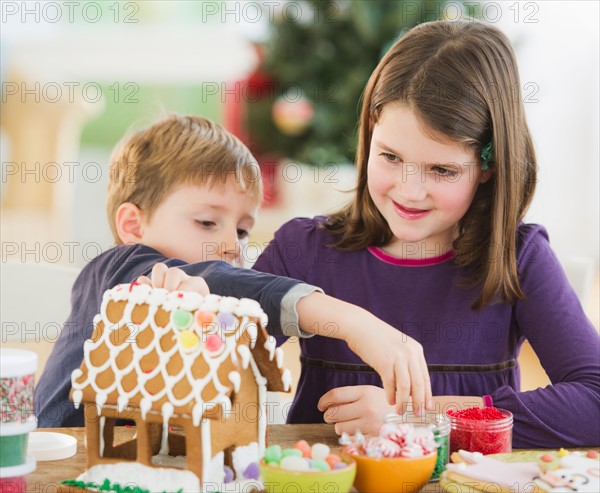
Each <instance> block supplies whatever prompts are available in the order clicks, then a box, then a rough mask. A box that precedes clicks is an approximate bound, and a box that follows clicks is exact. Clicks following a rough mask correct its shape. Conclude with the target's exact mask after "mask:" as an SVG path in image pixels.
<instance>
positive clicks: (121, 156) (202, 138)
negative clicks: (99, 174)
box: [106, 115, 263, 243]
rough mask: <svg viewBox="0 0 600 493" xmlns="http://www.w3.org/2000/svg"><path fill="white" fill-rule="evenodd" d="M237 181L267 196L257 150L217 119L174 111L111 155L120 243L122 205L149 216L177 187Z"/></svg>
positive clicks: (112, 204) (111, 192)
mask: <svg viewBox="0 0 600 493" xmlns="http://www.w3.org/2000/svg"><path fill="white" fill-rule="evenodd" d="M226 180H235V183H237V184H238V185H239V187H240V188H241V189H242V190H248V192H249V193H252V194H253V195H255V196H256V199H257V201H260V200H261V199H262V193H263V189H262V179H261V174H260V169H259V167H258V164H257V162H256V160H255V159H254V157H253V156H252V153H251V152H250V151H249V150H248V148H247V147H246V146H245V145H244V144H243V143H242V142H241V141H240V140H239V139H238V138H237V137H235V136H234V135H232V134H231V133H229V132H228V131H227V130H225V129H224V128H223V127H222V126H221V125H219V124H218V123H215V122H212V121H210V120H207V119H206V118H202V117H200V116H180V115H170V116H168V117H166V118H164V119H163V120H161V121H159V122H158V123H155V124H154V125H152V126H150V127H148V128H146V129H144V130H141V131H139V132H137V133H135V134H133V135H131V136H129V137H126V138H125V139H123V140H122V141H121V142H120V143H119V144H118V145H117V147H116V148H115V150H114V151H113V154H112V156H111V158H110V176H109V180H108V193H107V202H106V206H107V212H108V222H109V224H110V228H111V231H112V234H113V237H114V239H115V241H116V242H117V243H122V242H121V240H120V239H119V236H118V234H117V229H116V224H115V218H116V213H117V209H118V208H119V206H120V205H121V204H124V203H125V202H131V203H133V204H135V205H136V206H137V207H139V208H140V209H141V210H143V211H144V214H145V215H146V217H147V218H148V219H149V218H150V217H152V214H153V213H154V211H155V210H156V208H157V207H158V206H159V205H160V204H161V202H162V201H163V200H164V199H165V197H166V196H167V195H168V194H169V193H171V192H172V191H173V188H174V187H175V186H177V185H181V184H207V185H209V186H213V185H216V184H218V183H225V181H226Z"/></svg>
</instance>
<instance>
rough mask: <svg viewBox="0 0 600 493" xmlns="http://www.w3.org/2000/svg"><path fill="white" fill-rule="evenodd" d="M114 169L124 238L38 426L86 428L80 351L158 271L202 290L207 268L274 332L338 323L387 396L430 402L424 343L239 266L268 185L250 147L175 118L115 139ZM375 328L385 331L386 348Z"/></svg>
mask: <svg viewBox="0 0 600 493" xmlns="http://www.w3.org/2000/svg"><path fill="white" fill-rule="evenodd" d="M110 169H111V171H112V176H111V178H110V180H109V185H108V200H107V212H108V219H109V223H110V227H111V230H112V233H113V236H114V238H115V241H116V243H117V246H116V247H114V248H112V249H110V250H108V251H107V252H105V253H103V254H101V255H100V256H98V257H97V258H96V259H94V260H93V261H92V262H91V263H90V264H89V265H88V266H86V267H85V268H84V269H83V271H82V272H81V274H80V276H79V277H78V279H77V281H76V282H75V285H74V286H73V293H72V296H71V302H72V307H73V308H72V312H71V315H70V316H69V319H68V320H67V322H66V323H65V326H64V328H63V330H62V332H61V335H60V337H59V339H58V341H57V343H56V346H55V347H54V349H53V351H52V354H51V356H50V358H49V360H48V363H47V365H46V368H45V371H44V373H43V375H42V377H41V379H40V382H39V383H38V385H37V387H36V392H35V402H36V414H37V416H38V426H39V427H55V426H82V425H83V411H82V410H81V409H80V410H75V409H74V407H73V405H72V403H71V402H70V401H69V400H68V395H69V391H70V388H71V372H72V371H73V370H74V369H75V368H78V367H79V366H80V364H81V361H82V359H83V342H84V340H86V339H89V338H90V337H91V334H92V331H93V317H94V315H95V314H96V313H98V311H99V308H100V303H101V300H102V293H103V292H104V291H105V290H106V289H108V288H110V287H113V286H115V285H116V284H119V283H126V282H132V281H134V280H136V279H138V278H139V277H143V276H147V275H149V274H150V272H151V271H152V276H153V280H152V282H153V283H157V282H159V283H160V284H161V285H164V287H166V288H167V289H175V288H179V289H194V290H199V291H201V292H202V289H204V288H203V287H202V286H203V281H202V280H199V279H198V278H197V277H196V276H202V277H203V278H204V280H205V281H206V283H207V285H208V288H209V289H210V291H211V292H213V293H216V294H220V295H225V296H234V297H237V298H253V299H255V300H256V301H258V302H259V303H260V304H261V306H262V307H263V309H264V310H265V312H266V313H267V315H268V317H269V325H268V330H269V333H270V334H272V335H286V336H299V337H308V336H310V335H311V334H314V333H316V332H318V331H319V327H320V326H328V324H331V322H333V323H334V324H336V326H337V329H338V330H337V331H336V333H335V334H333V333H330V334H326V335H330V336H331V337H335V338H340V339H344V340H346V341H347V342H348V344H349V345H350V347H351V349H353V350H354V351H355V352H356V353H357V354H358V355H359V356H360V357H362V358H363V360H364V361H365V362H367V363H369V364H371V365H372V366H373V367H374V368H375V370H377V372H378V373H379V374H380V375H381V377H382V380H383V382H384V386H385V388H386V390H387V391H388V399H389V400H390V404H393V402H394V400H396V401H397V402H398V405H400V403H402V402H406V401H407V400H408V398H409V395H410V394H411V392H410V390H409V389H411V388H412V397H413V400H414V401H415V402H418V403H422V402H424V401H425V400H428V399H429V398H430V392H429V391H428V388H429V376H428V374H427V370H426V364H425V361H424V358H423V353H422V350H421V348H420V345H419V344H418V343H416V342H415V341H413V340H412V339H410V338H408V339H407V338H406V337H405V336H403V335H402V334H401V333H399V332H398V331H397V330H396V329H394V328H392V327H391V326H389V325H387V324H385V323H384V322H382V321H380V320H379V319H377V318H376V317H374V316H372V315H371V314H369V313H368V312H366V311H365V310H362V309H360V308H358V307H354V306H353V305H350V304H348V303H345V302H342V301H339V300H335V299H334V298H330V297H328V296H326V295H324V294H322V293H319V292H317V288H314V287H312V286H309V285H307V284H303V283H300V282H298V281H294V280H292V279H288V278H285V277H277V276H272V275H268V274H262V273H258V272H254V271H252V270H248V269H239V268H235V267H234V266H239V265H241V264H242V259H241V252H242V249H243V246H244V245H245V243H246V242H247V238H248V233H249V232H250V230H251V229H252V227H253V225H254V222H255V220H256V215H257V212H258V208H259V206H260V201H261V199H262V182H261V177H260V170H259V168H258V166H257V164H256V162H255V160H254V158H253V157H252V155H251V153H250V152H249V151H248V149H247V148H246V147H245V146H244V145H243V144H242V143H241V142H240V141H239V140H238V139H237V138H235V137H234V136H233V135H231V134H230V133H229V132H227V131H226V130H224V129H223V128H222V127H221V126H220V125H218V124H215V123H213V122H210V121H208V120H206V119H204V118H201V117H195V116H177V115H173V116H170V117H168V118H166V119H164V120H162V121H160V122H158V123H156V124H155V125H152V126H151V127H149V128H147V129H145V130H142V131H140V132H137V133H136V134H134V135H133V136H131V137H129V138H127V139H125V140H124V141H123V142H122V143H121V144H120V145H119V146H117V148H116V149H115V151H114V153H113V155H112V156H111V168H110ZM215 261H217V262H215ZM156 264H164V266H158V267H155V265H156ZM165 266H166V267H165ZM157 277H160V279H157ZM199 283H200V285H201V286H200V288H198V286H199ZM206 291H208V289H206ZM298 319H299V321H300V323H298ZM299 325H300V327H299ZM329 326H330V325H329ZM369 326H370V327H377V329H378V331H379V332H378V341H377V347H375V346H376V345H375V344H374V340H373V337H372V334H371V335H369V332H368V331H367V330H365V327H369ZM414 368H417V369H418V371H415V370H413V369H414ZM423 368H424V370H422V369H423ZM410 370H412V371H410Z"/></svg>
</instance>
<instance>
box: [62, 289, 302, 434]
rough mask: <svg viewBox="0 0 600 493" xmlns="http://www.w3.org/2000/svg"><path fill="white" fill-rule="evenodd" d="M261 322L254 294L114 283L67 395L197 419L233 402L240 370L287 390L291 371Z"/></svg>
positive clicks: (100, 404)
mask: <svg viewBox="0 0 600 493" xmlns="http://www.w3.org/2000/svg"><path fill="white" fill-rule="evenodd" d="M266 325H267V316H266V315H265V313H264V312H263V310H262V309H261V307H260V305H259V304H258V303H257V302H256V301H254V300H250V299H237V298H231V297H221V296H217V295H208V296H205V297H203V296H201V295H200V294H198V293H194V292H182V291H167V290H165V289H155V288H151V287H150V286H147V285H140V284H137V283H132V284H121V285H118V286H116V287H114V288H112V289H110V290H108V291H106V292H105V293H104V296H103V300H102V306H101V310H100V313H99V314H98V315H96V317H95V318H94V332H93V335H92V338H91V339H89V340H87V341H85V343H84V357H83V362H82V364H81V368H78V369H76V370H74V371H73V373H72V377H71V380H72V385H73V390H72V393H71V397H72V399H73V401H74V402H75V405H76V407H77V406H79V404H80V403H81V402H88V403H95V404H96V405H97V406H98V408H99V410H100V409H101V408H102V407H103V406H115V407H116V408H117V409H118V410H119V412H123V411H124V410H125V409H129V408H131V409H136V410H140V411H141V413H142V417H145V415H146V413H147V412H148V411H156V412H159V413H161V414H162V415H163V416H165V415H166V416H168V415H181V414H188V415H191V416H192V418H193V420H194V424H195V425H198V424H199V422H200V419H201V417H202V416H204V415H205V413H206V412H207V411H211V410H212V409H214V408H216V407H217V406H221V408H222V409H224V410H227V409H228V408H229V407H230V406H231V399H232V396H233V394H234V393H235V392H237V391H238V390H239V387H240V384H241V374H240V373H241V372H242V371H251V372H252V374H253V375H254V378H255V381H256V383H257V385H258V386H259V387H263V388H266V390H273V391H288V390H289V388H290V384H291V374H290V372H289V370H286V369H284V368H283V352H282V350H281V349H280V348H276V343H275V338H273V337H272V336H269V335H268V334H267V332H266V330H265V327H266Z"/></svg>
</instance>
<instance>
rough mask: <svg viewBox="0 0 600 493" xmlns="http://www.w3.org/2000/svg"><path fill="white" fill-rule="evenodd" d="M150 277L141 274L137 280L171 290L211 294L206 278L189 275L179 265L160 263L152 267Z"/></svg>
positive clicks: (154, 286)
mask: <svg viewBox="0 0 600 493" xmlns="http://www.w3.org/2000/svg"><path fill="white" fill-rule="evenodd" d="M150 277H151V278H148V277H146V276H140V277H138V278H137V282H139V283H140V284H147V285H149V286H152V287H153V288H164V289H167V290H169V291H195V292H196V293H199V294H201V295H202V296H206V295H207V294H210V290H209V289H208V284H206V281H205V280H204V279H202V278H201V277H198V276H188V275H187V274H186V273H185V272H183V271H182V270H181V269H179V268H177V267H167V266H166V265H165V264H161V263H158V264H156V265H155V266H154V267H153V268H152V274H150Z"/></svg>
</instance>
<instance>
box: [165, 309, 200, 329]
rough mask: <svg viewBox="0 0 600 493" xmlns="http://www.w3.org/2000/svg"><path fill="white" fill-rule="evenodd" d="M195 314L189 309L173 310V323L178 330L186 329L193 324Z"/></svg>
mask: <svg viewBox="0 0 600 493" xmlns="http://www.w3.org/2000/svg"><path fill="white" fill-rule="evenodd" d="M193 320H194V316H193V315H192V314H191V313H190V312H188V311H187V310H174V311H173V312H171V324H173V327H175V328H176V329H177V330H186V329H187V328H189V327H190V325H192V322H193Z"/></svg>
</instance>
